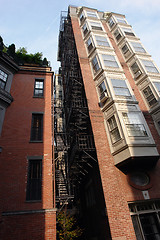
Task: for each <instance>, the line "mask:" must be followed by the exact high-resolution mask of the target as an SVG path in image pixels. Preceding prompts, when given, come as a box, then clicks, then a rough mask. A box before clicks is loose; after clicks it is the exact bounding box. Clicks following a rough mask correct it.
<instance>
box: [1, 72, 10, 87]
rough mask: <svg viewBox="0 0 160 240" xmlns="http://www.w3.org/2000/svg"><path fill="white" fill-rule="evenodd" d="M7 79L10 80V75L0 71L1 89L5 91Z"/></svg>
mask: <svg viewBox="0 0 160 240" xmlns="http://www.w3.org/2000/svg"><path fill="white" fill-rule="evenodd" d="M7 78H8V74H7V73H5V72H3V71H2V70H1V69H0V88H2V89H4V88H5V86H6V82H7Z"/></svg>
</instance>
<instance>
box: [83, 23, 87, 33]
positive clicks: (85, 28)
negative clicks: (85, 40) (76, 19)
mask: <svg viewBox="0 0 160 240" xmlns="http://www.w3.org/2000/svg"><path fill="white" fill-rule="evenodd" d="M82 29H83V34H84V36H85V35H86V34H87V33H88V27H87V24H86V23H85V24H84V25H83V27H82Z"/></svg>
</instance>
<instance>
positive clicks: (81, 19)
mask: <svg viewBox="0 0 160 240" xmlns="http://www.w3.org/2000/svg"><path fill="white" fill-rule="evenodd" d="M79 19H80V21H81V22H82V21H83V19H84V15H83V13H81V15H80V17H79Z"/></svg>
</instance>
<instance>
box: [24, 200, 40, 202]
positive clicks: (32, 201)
mask: <svg viewBox="0 0 160 240" xmlns="http://www.w3.org/2000/svg"><path fill="white" fill-rule="evenodd" d="M25 202H26V203H40V202H42V200H26V201H25Z"/></svg>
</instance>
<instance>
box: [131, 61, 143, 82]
mask: <svg viewBox="0 0 160 240" xmlns="http://www.w3.org/2000/svg"><path fill="white" fill-rule="evenodd" d="M133 65H137V66H136V67H137V70H136V71H135V70H134V67H133ZM131 70H132V73H133V75H134V78H136V79H137V78H139V77H140V76H141V75H142V70H141V68H140V66H139V64H138V62H137V61H135V62H134V63H133V64H132V65H131Z"/></svg>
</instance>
